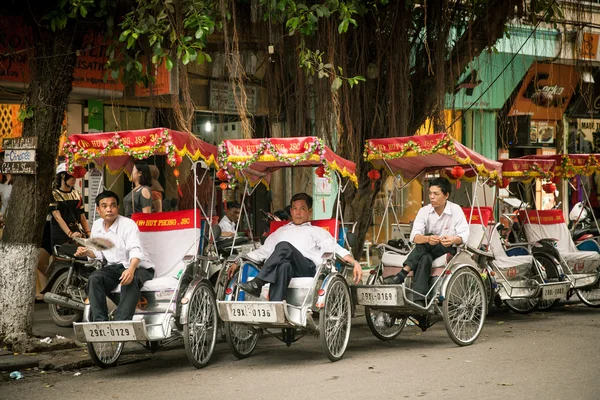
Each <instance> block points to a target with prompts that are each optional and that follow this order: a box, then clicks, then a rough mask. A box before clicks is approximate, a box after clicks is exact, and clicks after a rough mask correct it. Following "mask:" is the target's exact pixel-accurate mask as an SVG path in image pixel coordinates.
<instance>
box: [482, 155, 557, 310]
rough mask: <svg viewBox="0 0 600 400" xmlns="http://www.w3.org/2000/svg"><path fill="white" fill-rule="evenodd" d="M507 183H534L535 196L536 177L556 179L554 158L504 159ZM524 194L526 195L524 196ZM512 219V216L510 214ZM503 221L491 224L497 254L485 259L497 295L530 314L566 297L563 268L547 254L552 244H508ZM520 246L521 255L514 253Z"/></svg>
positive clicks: (490, 235)
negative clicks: (503, 234)
mask: <svg viewBox="0 0 600 400" xmlns="http://www.w3.org/2000/svg"><path fill="white" fill-rule="evenodd" d="M501 162H502V176H503V184H502V185H501V186H508V184H509V182H510V181H518V182H522V183H532V185H531V188H532V191H533V195H534V196H535V179H543V180H550V179H552V178H553V176H554V174H553V172H552V171H553V170H554V166H555V162H554V160H531V159H522V158H517V159H508V160H501ZM521 197H523V196H521ZM507 219H508V220H509V221H511V222H512V218H510V216H508V217H507ZM500 227H501V224H500V223H498V224H497V225H495V226H493V227H491V229H490V230H489V231H488V235H487V237H486V243H485V244H486V245H487V250H488V251H489V252H490V253H491V254H492V255H493V257H486V258H484V259H481V261H482V262H483V264H482V268H483V269H484V270H485V271H486V273H487V276H488V282H489V283H490V284H491V287H492V288H493V292H494V296H499V297H500V299H501V300H502V301H503V302H504V304H505V305H506V306H507V307H508V308H509V309H510V310H512V311H514V312H517V313H521V314H526V313H530V312H532V311H534V310H536V309H542V310H544V309H548V308H550V307H552V306H553V305H554V304H556V303H557V302H558V301H560V299H561V298H564V297H566V294H567V291H568V289H569V282H565V281H564V278H563V274H562V271H561V270H560V269H559V268H557V266H556V265H555V264H554V263H553V262H551V261H550V260H549V259H548V258H547V257H546V253H547V252H548V251H549V250H551V249H552V248H553V245H552V243H550V242H548V241H546V240H541V241H537V242H532V243H508V242H504V243H503V242H502V240H501V238H500V230H499V228H500ZM516 248H519V249H520V250H521V252H520V254H519V255H510V254H509V252H510V251H511V250H515V249H516Z"/></svg>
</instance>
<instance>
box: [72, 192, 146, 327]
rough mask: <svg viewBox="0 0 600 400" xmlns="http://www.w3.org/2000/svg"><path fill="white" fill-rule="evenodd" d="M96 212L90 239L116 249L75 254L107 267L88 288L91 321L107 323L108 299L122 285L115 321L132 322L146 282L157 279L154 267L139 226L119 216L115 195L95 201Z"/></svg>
mask: <svg viewBox="0 0 600 400" xmlns="http://www.w3.org/2000/svg"><path fill="white" fill-rule="evenodd" d="M96 210H97V212H98V214H99V215H100V217H101V218H100V219H98V220H96V221H95V222H94V224H93V225H92V232H91V237H92V238H103V239H108V240H110V241H111V242H112V243H113V244H114V245H115V246H114V247H113V248H111V249H109V250H103V251H93V250H90V249H87V248H86V247H79V248H78V249H77V252H76V253H75V256H78V257H79V256H87V257H88V258H93V259H97V260H103V261H106V263H107V264H106V265H105V266H104V267H102V268H100V269H98V270H96V271H94V272H93V273H92V274H91V275H90V278H89V281H88V284H87V293H88V296H89V299H90V310H91V314H92V315H91V317H92V321H94V322H99V321H108V309H107V306H106V295H107V294H109V293H110V292H111V291H112V290H114V289H115V288H116V287H117V286H118V285H119V284H121V297H120V300H119V305H118V307H117V310H116V312H115V316H114V320H115V321H124V320H130V319H132V318H133V314H134V312H135V307H136V305H137V303H138V301H139V300H140V294H141V288H142V286H143V285H144V282H146V281H147V280H150V279H152V278H153V277H154V264H153V263H152V261H150V257H149V256H148V253H146V252H145V251H144V249H143V247H142V243H141V241H140V230H139V228H138V226H137V224H136V223H135V222H134V221H133V220H131V219H129V218H126V217H123V216H121V215H119V197H118V196H117V195H116V194H115V193H113V192H110V191H104V192H102V193H100V194H99V195H98V196H97V197H96Z"/></svg>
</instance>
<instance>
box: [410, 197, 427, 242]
mask: <svg viewBox="0 0 600 400" xmlns="http://www.w3.org/2000/svg"><path fill="white" fill-rule="evenodd" d="M428 211H429V207H427V206H425V207H422V208H421V209H420V210H419V212H418V213H417V216H416V218H415V221H414V222H413V227H412V230H411V231H410V239H409V241H410V242H411V243H414V241H415V236H417V235H424V234H425V227H426V226H427V216H428V214H429V212H428Z"/></svg>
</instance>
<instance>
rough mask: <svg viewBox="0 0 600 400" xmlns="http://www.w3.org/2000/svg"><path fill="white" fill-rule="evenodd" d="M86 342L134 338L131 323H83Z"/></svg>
mask: <svg viewBox="0 0 600 400" xmlns="http://www.w3.org/2000/svg"><path fill="white" fill-rule="evenodd" d="M82 328H83V332H84V334H85V338H86V340H87V341H88V342H125V341H131V340H136V337H135V331H134V329H133V324H127V323H122V322H121V323H119V324H118V325H111V324H110V323H107V324H85V325H83V326H82Z"/></svg>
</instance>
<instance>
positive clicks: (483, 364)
mask: <svg viewBox="0 0 600 400" xmlns="http://www.w3.org/2000/svg"><path fill="white" fill-rule="evenodd" d="M43 312H44V310H40V309H38V310H37V311H36V318H37V317H38V314H40V313H42V314H43ZM40 318H42V316H40ZM37 325H38V323H36V331H38V332H42V331H45V332H48V333H49V332H51V331H52V329H51V326H49V325H48V324H47V325H48V326H46V327H42V328H38V327H37ZM599 327H600V310H596V309H591V308H587V307H585V306H581V305H568V306H561V307H559V308H558V309H557V310H552V311H549V312H543V313H542V312H534V313H532V314H530V315H517V314H514V313H511V312H509V311H508V310H506V309H504V308H500V309H498V308H493V309H492V312H491V315H490V316H489V317H488V319H487V321H486V324H485V326H484V330H483V332H482V334H481V336H480V337H479V340H478V341H477V342H476V343H475V344H473V345H472V346H468V347H459V346H456V345H455V344H454V343H453V342H452V341H451V340H450V339H449V338H448V336H447V334H446V331H445V329H444V324H443V322H442V321H440V322H439V323H437V324H436V325H434V326H433V327H431V328H430V329H429V330H427V332H421V331H420V330H419V329H418V328H417V327H414V326H408V327H406V328H405V330H404V331H403V332H402V334H401V335H400V336H399V337H398V338H397V339H396V340H394V341H391V342H381V341H379V340H377V339H376V338H374V337H373V336H372V335H371V333H370V331H369V329H368V327H367V326H366V323H365V322H364V317H362V316H361V317H357V318H355V320H354V321H353V326H352V335H351V338H350V344H349V346H348V349H347V352H346V354H345V356H344V358H343V359H342V360H341V361H339V362H336V363H331V362H329V361H328V360H327V358H326V357H325V355H324V354H323V353H322V351H321V348H320V344H319V339H318V337H316V336H307V337H304V338H302V339H301V340H300V341H298V342H296V343H294V344H293V345H292V346H291V347H290V348H286V347H285V345H283V344H282V343H280V342H278V341H277V340H275V339H273V338H264V339H261V341H260V342H259V345H258V347H257V349H256V350H255V352H254V354H253V355H252V356H251V357H249V358H247V359H244V360H237V359H236V358H235V357H234V356H233V355H231V353H230V352H229V350H228V348H227V344H226V343H219V344H217V348H216V351H215V354H214V357H213V361H212V363H211V364H210V365H209V366H208V367H207V368H205V369H202V370H197V369H195V368H193V367H192V366H190V364H189V362H188V360H187V357H186V355H185V352H184V350H183V348H182V346H181V345H180V344H179V345H173V346H171V347H170V349H169V350H166V351H159V352H156V353H149V352H146V351H145V350H144V349H143V348H141V347H140V346H135V345H133V346H134V347H130V348H129V354H128V355H126V356H124V357H123V358H122V362H121V363H120V365H118V366H117V367H115V368H111V369H108V370H101V369H99V368H97V367H85V368H84V367H80V368H77V367H75V368H74V369H67V370H66V371H60V370H56V369H50V370H47V371H42V370H40V369H37V370H35V369H29V370H23V371H21V372H23V374H24V375H25V377H24V379H21V380H18V381H12V380H8V377H7V375H8V372H10V371H6V372H2V373H0V399H2V400H4V399H11V400H12V399H15V400H18V399H31V398H34V397H35V398H40V399H42V398H43V399H61V400H67V399H118V398H127V399H164V398H173V399H175V398H190V399H197V398H202V399H205V398H206V399H212V398H227V397H234V398H237V399H305V398H317V397H319V398H347V399H359V398H360V399H366V398H368V399H371V398H385V399H387V398H391V399H416V398H419V399H420V398H424V399H478V398H485V399H569V400H571V399H590V400H591V399H598V398H600V395H599V394H598V393H600V382H599V381H598V378H597V376H598V373H597V369H598V365H600V364H599V363H600V341H598V332H599V331H598V328H599ZM38 329H39V330H38ZM63 332H64V333H66V332H65V331H63ZM71 336H72V334H71ZM52 353H55V356H54V357H58V355H57V354H68V355H67V356H65V357H66V359H69V360H71V361H73V360H87V354H86V353H85V351H84V350H82V349H74V350H62V351H55V352H52ZM36 356H38V355H36ZM18 357H27V356H18ZM31 357H33V356H31ZM1 358H3V356H0V359H1ZM63 365H67V366H68V365H69V364H68V363H64V364H63ZM38 367H39V366H38ZM0 369H2V368H1V367H0Z"/></svg>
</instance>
